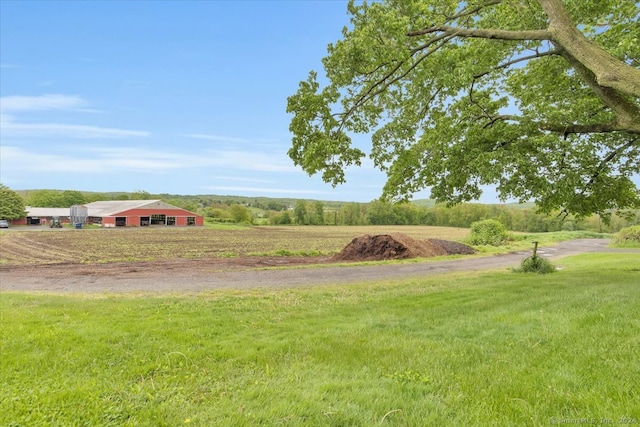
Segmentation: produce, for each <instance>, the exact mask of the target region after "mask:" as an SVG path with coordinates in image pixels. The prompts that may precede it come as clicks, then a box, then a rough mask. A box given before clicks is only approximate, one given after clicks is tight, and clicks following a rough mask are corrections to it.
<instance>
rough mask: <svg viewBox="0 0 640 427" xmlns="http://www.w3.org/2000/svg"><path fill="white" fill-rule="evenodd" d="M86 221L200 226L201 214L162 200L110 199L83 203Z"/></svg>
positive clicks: (135, 224)
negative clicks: (85, 210)
mask: <svg viewBox="0 0 640 427" xmlns="http://www.w3.org/2000/svg"><path fill="white" fill-rule="evenodd" d="M83 206H84V207H86V209H87V212H86V213H87V222H89V223H95V224H102V226H103V227H140V226H147V225H173V226H177V227H181V226H201V225H203V224H204V217H203V216H201V215H198V214H195V213H193V212H189V211H188V210H185V209H182V208H179V207H176V206H173V205H170V204H168V203H165V202H163V201H162V200H110V201H105V202H93V203H87V204H85V205H83Z"/></svg>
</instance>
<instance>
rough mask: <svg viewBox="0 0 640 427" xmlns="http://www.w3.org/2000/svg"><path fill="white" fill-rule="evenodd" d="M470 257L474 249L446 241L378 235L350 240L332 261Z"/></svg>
mask: <svg viewBox="0 0 640 427" xmlns="http://www.w3.org/2000/svg"><path fill="white" fill-rule="evenodd" d="M473 253H475V251H474V250H473V248H471V247H469V246H467V245H463V244H462V243H456V242H450V241H447V240H441V239H428V240H417V239H414V238H413V237H410V236H407V235H406V234H402V233H392V234H378V235H375V236H370V235H368V234H366V235H364V236H360V237H356V238H355V239H353V240H352V241H351V243H349V244H348V245H347V246H346V247H345V248H344V249H343V250H342V251H341V252H340V253H339V254H337V255H335V256H334V257H333V258H332V260H334V261H383V260H390V259H407V258H430V257H434V256H441V255H454V254H473Z"/></svg>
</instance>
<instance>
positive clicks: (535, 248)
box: [532, 240, 538, 258]
mask: <svg viewBox="0 0 640 427" xmlns="http://www.w3.org/2000/svg"><path fill="white" fill-rule="evenodd" d="M532 243H533V258H536V257H537V256H538V241H537V240H534V241H533V242H532Z"/></svg>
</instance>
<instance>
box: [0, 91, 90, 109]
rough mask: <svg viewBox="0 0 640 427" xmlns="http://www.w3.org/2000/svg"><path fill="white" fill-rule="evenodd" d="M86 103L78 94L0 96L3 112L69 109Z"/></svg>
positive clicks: (0, 106)
mask: <svg viewBox="0 0 640 427" xmlns="http://www.w3.org/2000/svg"><path fill="white" fill-rule="evenodd" d="M84 105H86V102H85V101H84V100H83V99H82V98H80V97H79V96H69V95H41V96H20V95H14V96H3V97H2V98H0V110H1V111H2V112H3V113H5V114H6V113H13V112H19V111H35V110H69V109H73V108H78V107H82V106H84Z"/></svg>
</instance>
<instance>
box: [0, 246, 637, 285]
mask: <svg viewBox="0 0 640 427" xmlns="http://www.w3.org/2000/svg"><path fill="white" fill-rule="evenodd" d="M608 244H609V241H608V240H604V239H579V240H572V241H567V242H561V243H559V244H558V245H557V246H553V247H540V248H539V249H538V254H539V255H540V256H545V257H548V258H550V259H558V258H562V257H566V256H571V255H577V254H582V253H588V252H620V253H638V254H639V255H640V249H612V248H608V247H607V245H608ZM530 254H531V251H522V252H516V253H510V254H505V255H495V256H487V257H479V258H460V259H454V260H446V261H425V262H416V263H411V264H406V263H405V264H380V265H366V266H352V267H350V266H326V267H320V268H293V269H273V270H242V271H228V272H208V271H206V270H198V271H191V270H186V269H185V270H178V271H164V270H162V269H160V270H159V271H155V272H153V273H151V274H150V273H149V272H145V273H138V272H136V271H135V270H134V271H131V272H126V273H123V274H118V275H69V276H66V277H47V276H45V275H46V269H42V268H41V269H37V270H34V271H33V272H30V273H29V274H24V272H22V274H20V275H12V274H10V273H2V275H1V276H0V291H2V292H11V291H17V292H21V291H28V292H33V291H35V292H53V293H129V292H142V293H173V292H203V291H214V290H224V289H227V290H233V289H258V288H266V289H286V288H294V287H304V286H315V285H325V284H348V283H357V282H367V281H379V280H387V279H397V278H406V279H410V278H415V277H423V276H428V275H435V274H442V273H449V272H459V271H479V270H495V269H502V268H510V267H516V266H517V265H518V264H519V263H520V260H522V258H524V257H526V256H528V255H530ZM43 274H44V275H43Z"/></svg>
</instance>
